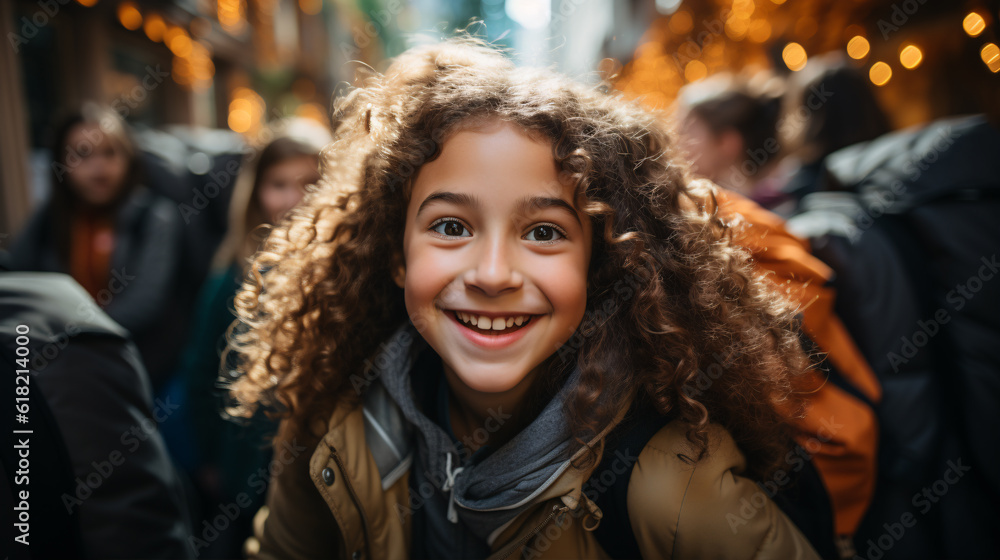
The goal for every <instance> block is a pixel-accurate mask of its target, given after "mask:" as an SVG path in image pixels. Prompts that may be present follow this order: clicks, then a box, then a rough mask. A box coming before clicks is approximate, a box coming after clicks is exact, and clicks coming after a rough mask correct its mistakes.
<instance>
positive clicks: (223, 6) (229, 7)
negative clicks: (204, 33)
mask: <svg viewBox="0 0 1000 560" xmlns="http://www.w3.org/2000/svg"><path fill="white" fill-rule="evenodd" d="M216 8H217V9H216V16H217V17H218V19H219V23H220V24H222V27H223V28H224V29H225V30H226V31H232V32H238V31H240V30H242V29H243V25H244V24H245V23H246V4H245V3H244V0H217V1H216Z"/></svg>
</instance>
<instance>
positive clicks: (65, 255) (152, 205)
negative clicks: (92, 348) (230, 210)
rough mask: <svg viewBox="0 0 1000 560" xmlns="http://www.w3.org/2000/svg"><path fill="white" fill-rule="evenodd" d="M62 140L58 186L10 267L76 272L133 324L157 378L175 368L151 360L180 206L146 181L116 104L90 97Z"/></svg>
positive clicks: (65, 126)
mask: <svg viewBox="0 0 1000 560" xmlns="http://www.w3.org/2000/svg"><path fill="white" fill-rule="evenodd" d="M54 140H55V142H54V144H53V151H52V153H53V159H54V161H53V162H52V175H53V176H52V196H51V198H50V199H49V201H48V202H47V203H46V204H44V205H43V206H42V207H41V208H39V209H38V211H37V212H36V213H35V214H34V216H33V217H32V218H31V220H30V221H29V223H28V225H27V226H26V227H25V229H24V230H23V231H22V232H21V234H20V235H19V236H18V238H17V240H16V241H15V243H14V246H13V247H12V249H11V255H10V267H11V269H13V270H25V271H28V270H31V271H45V272H63V273H67V274H69V275H70V276H72V277H73V279H74V280H76V281H77V282H78V283H80V284H81V285H82V286H83V287H84V289H86V290H87V292H88V293H89V294H90V295H91V296H92V297H93V298H94V299H95V300H96V301H97V303H98V304H99V305H100V306H101V307H102V308H103V309H104V311H105V312H106V313H107V314H108V315H109V316H111V318H112V319H114V320H115V321H116V322H118V323H119V324H120V325H122V326H123V327H125V328H126V329H128V330H129V331H130V332H131V334H132V337H133V338H134V339H135V341H136V343H137V345H138V346H139V349H140V351H141V352H142V354H143V356H144V357H145V359H146V360H147V364H146V365H147V369H149V371H150V376H151V378H152V379H153V384H154V386H157V385H159V384H160V383H161V382H162V381H163V380H162V377H161V376H162V374H163V373H164V372H165V370H166V368H164V367H158V366H159V365H160V364H155V363H149V355H150V354H151V352H148V351H147V349H150V348H151V347H152V346H153V345H155V344H156V341H157V338H158V337H157V335H156V331H157V328H158V325H159V324H160V321H159V319H160V317H161V315H162V313H163V311H164V310H165V309H166V308H167V307H168V305H169V304H170V301H171V298H172V295H173V287H174V284H175V280H176V274H177V265H178V261H179V258H180V254H179V251H180V233H181V230H180V228H181V222H180V215H179V214H178V212H177V209H176V208H175V207H174V206H173V204H171V202H170V201H168V200H167V199H164V198H160V197H159V196H157V195H155V194H153V193H152V192H151V191H149V190H148V189H147V188H146V187H144V186H143V185H142V184H141V183H140V180H139V176H140V170H139V158H138V155H137V153H136V149H135V146H134V144H133V143H132V139H131V136H130V134H129V131H128V127H127V125H126V124H125V121H123V120H122V119H121V117H120V116H119V115H118V114H117V113H116V112H115V111H114V110H112V109H110V108H108V107H103V106H100V105H97V104H95V103H85V104H84V105H83V106H82V107H81V108H80V109H79V110H76V111H74V112H73V113H71V114H70V115H68V116H67V117H66V119H65V120H63V121H62V122H61V124H60V126H59V127H58V128H57V129H56V134H55V137H54ZM81 319H88V318H87V317H81Z"/></svg>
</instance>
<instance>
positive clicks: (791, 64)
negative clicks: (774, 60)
mask: <svg viewBox="0 0 1000 560" xmlns="http://www.w3.org/2000/svg"><path fill="white" fill-rule="evenodd" d="M781 60H784V61H785V66H787V67H788V69H789V70H792V71H793V72H798V71H799V70H802V69H803V68H805V66H806V62H808V60H809V57H808V56H806V49H805V48H803V47H802V45H800V44H798V43H788V44H787V45H785V48H784V49H783V50H782V51H781Z"/></svg>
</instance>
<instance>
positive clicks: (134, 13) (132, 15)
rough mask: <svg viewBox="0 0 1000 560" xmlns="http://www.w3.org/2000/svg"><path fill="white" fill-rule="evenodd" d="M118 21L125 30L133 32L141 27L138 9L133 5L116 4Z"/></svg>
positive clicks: (127, 3)
mask: <svg viewBox="0 0 1000 560" xmlns="http://www.w3.org/2000/svg"><path fill="white" fill-rule="evenodd" d="M118 21H120V22H121V24H122V26H123V27H125V29H128V30H130V31H135V30H136V29H139V28H140V27H142V14H141V13H139V8H136V7H135V4H133V3H131V2H122V3H121V4H118Z"/></svg>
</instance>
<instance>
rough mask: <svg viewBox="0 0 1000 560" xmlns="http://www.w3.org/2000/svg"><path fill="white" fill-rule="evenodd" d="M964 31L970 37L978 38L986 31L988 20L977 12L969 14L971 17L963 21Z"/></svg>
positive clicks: (968, 16)
mask: <svg viewBox="0 0 1000 560" xmlns="http://www.w3.org/2000/svg"><path fill="white" fill-rule="evenodd" d="M962 29H964V30H965V32H966V33H968V34H969V36H970V37H976V36H978V35H979V34H980V33H982V32H983V30H984V29H986V20H984V19H983V16H981V15H979V14H977V13H976V12H969V15H967V16H965V19H964V20H962Z"/></svg>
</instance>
